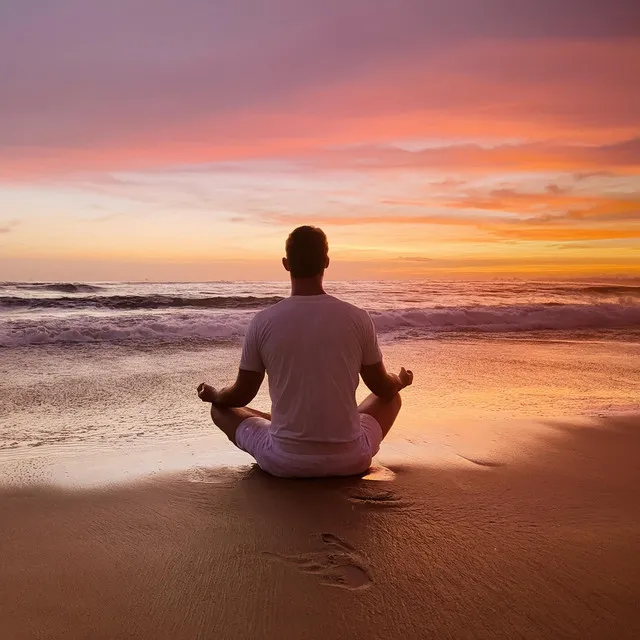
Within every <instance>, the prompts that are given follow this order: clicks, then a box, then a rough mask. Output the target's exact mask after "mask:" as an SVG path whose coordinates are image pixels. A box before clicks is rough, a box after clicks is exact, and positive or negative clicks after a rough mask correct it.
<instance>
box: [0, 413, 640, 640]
mask: <svg viewBox="0 0 640 640" xmlns="http://www.w3.org/2000/svg"><path fill="white" fill-rule="evenodd" d="M549 433H550V434H552V435H550V436H548V437H546V438H545V439H544V440H543V441H539V442H538V443H537V444H536V445H535V446H533V447H532V449H531V451H530V452H529V454H528V455H526V456H523V457H522V458H520V460H519V461H518V462H517V463H516V462H513V461H508V462H505V463H502V462H501V461H500V460H496V459H491V460H475V461H469V463H468V466H466V467H463V468H455V469H453V468H444V467H430V466H428V465H426V466H411V467H406V468H394V471H395V472H396V477H395V479H394V480H392V481H368V480H360V479H347V480H332V481H284V480H278V479H274V478H270V477H268V476H266V475H265V474H263V473H261V472H260V471H259V470H256V469H253V470H251V471H249V472H246V471H232V470H229V471H207V470H204V469H203V470H201V471H200V472H198V473H195V474H194V473H193V472H192V473H191V474H190V475H189V476H188V477H186V476H172V477H165V478H162V479H154V480H152V481H145V482H141V483H137V484H132V485H126V486H125V485H120V486H117V487H111V488H106V489H104V488H103V489H90V490H89V489H79V490H65V489H60V488H45V487H40V488H33V487H30V488H21V489H17V488H12V489H5V490H4V491H3V492H2V494H1V495H0V514H2V515H1V517H0V554H1V556H0V557H1V558H2V562H1V563H0V629H1V630H2V632H1V634H0V635H1V637H2V638H6V639H7V640H22V639H26V638H29V639H31V638H65V639H69V638H72V639H74V638H91V639H99V638H105V639H106V638H109V639H113V638H154V639H160V638H167V639H169V638H170V639H174V640H175V639H182V638H185V639H187V638H188V639H192V638H247V639H249V638H279V639H286V638H296V639H299V638H356V639H357V638H404V639H409V638H567V637H575V638H617V639H620V638H637V637H640V612H639V611H640V610H639V609H638V606H637V605H638V602H639V601H640V553H639V552H638V550H639V548H640V546H639V544H640V464H638V454H639V453H640V418H638V417H624V418H607V419H601V420H599V421H597V422H594V423H593V424H592V425H591V426H588V427H585V426H576V425H572V424H559V423H558V424H555V425H554V428H553V429H552V430H551V431H550V432H549Z"/></svg>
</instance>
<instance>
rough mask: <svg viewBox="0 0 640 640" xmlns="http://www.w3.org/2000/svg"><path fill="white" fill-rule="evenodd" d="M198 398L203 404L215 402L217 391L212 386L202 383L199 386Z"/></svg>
mask: <svg viewBox="0 0 640 640" xmlns="http://www.w3.org/2000/svg"><path fill="white" fill-rule="evenodd" d="M198 398H200V400H202V402H214V401H215V398H216V390H215V389H214V388H213V387H212V386H211V385H210V384H205V383H204V382H202V383H201V384H199V385H198Z"/></svg>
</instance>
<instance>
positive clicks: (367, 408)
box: [358, 393, 402, 439]
mask: <svg viewBox="0 0 640 640" xmlns="http://www.w3.org/2000/svg"><path fill="white" fill-rule="evenodd" d="M401 407H402V398H400V394H399V393H396V395H395V396H391V398H380V397H379V396H376V395H375V394H373V393H371V394H369V395H368V396H367V397H366V398H365V399H364V400H363V401H362V402H361V403H360V404H359V405H358V411H359V412H360V413H367V414H369V415H370V416H373V417H374V418H375V419H376V420H377V421H378V424H379V425H380V427H381V428H382V438H383V439H384V438H386V436H387V433H389V431H390V430H391V427H392V426H393V423H394V422H395V421H396V418H397V417H398V414H399V413H400V408H401Z"/></svg>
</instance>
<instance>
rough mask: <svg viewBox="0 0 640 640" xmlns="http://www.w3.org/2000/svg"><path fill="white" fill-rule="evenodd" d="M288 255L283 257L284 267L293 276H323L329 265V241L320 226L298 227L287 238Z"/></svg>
mask: <svg viewBox="0 0 640 640" xmlns="http://www.w3.org/2000/svg"><path fill="white" fill-rule="evenodd" d="M286 251H287V257H286V258H283V259H282V264H283V265H284V268H285V269H286V270H287V271H289V272H290V273H291V277H292V278H315V277H318V276H322V274H323V273H324V270H325V269H326V268H327V267H328V266H329V243H328V242H327V236H326V235H325V234H324V231H323V230H322V229H318V227H310V226H304V227H298V228H297V229H294V230H293V231H292V232H291V233H290V234H289V237H288V238H287V244H286Z"/></svg>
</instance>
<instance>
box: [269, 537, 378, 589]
mask: <svg viewBox="0 0 640 640" xmlns="http://www.w3.org/2000/svg"><path fill="white" fill-rule="evenodd" d="M319 538H320V541H321V542H322V544H323V548H322V549H320V550H318V551H310V552H309V553H301V554H298V555H284V554H279V553H271V552H269V551H264V552H263V554H262V555H264V556H267V557H269V558H273V559H274V560H281V561H284V562H288V563H290V564H292V565H294V566H295V567H297V568H298V570H299V571H302V572H303V573H311V574H313V575H316V576H318V578H320V582H321V584H324V585H327V586H329V587H341V588H343V589H352V590H354V589H364V588H366V587H368V586H369V585H370V584H371V582H372V579H371V576H370V574H369V570H368V569H367V568H366V562H365V559H364V558H363V556H362V555H360V554H359V553H358V552H357V551H356V550H355V549H354V548H353V547H352V546H351V545H350V544H348V543H347V542H345V541H344V540H341V539H340V538H338V536H335V535H333V534H332V533H321V534H320V536H319Z"/></svg>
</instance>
